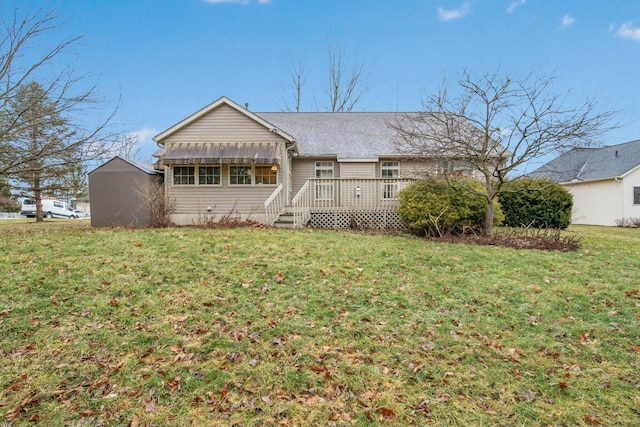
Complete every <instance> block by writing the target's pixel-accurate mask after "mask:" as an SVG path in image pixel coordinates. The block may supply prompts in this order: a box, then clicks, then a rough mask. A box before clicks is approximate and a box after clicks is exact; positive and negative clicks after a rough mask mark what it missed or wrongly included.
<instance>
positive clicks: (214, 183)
mask: <svg viewBox="0 0 640 427" xmlns="http://www.w3.org/2000/svg"><path fill="white" fill-rule="evenodd" d="M201 168H213V184H208V183H204V184H203V183H202V182H200V178H201V177H202V175H201V174H200V169H201ZM216 169H217V170H218V173H217V177H218V182H217V183H216ZM196 173H197V179H196V182H197V183H198V184H197V185H199V186H202V187H220V186H222V165H198V168H197V172H196Z"/></svg>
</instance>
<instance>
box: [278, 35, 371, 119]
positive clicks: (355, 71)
mask: <svg viewBox="0 0 640 427" xmlns="http://www.w3.org/2000/svg"><path fill="white" fill-rule="evenodd" d="M327 59H328V62H327V79H326V81H325V82H324V83H323V86H322V92H323V93H322V97H321V100H320V101H318V97H312V98H313V99H314V102H315V104H316V105H315V108H316V109H317V110H322V111H331V112H350V111H353V110H354V109H355V108H356V106H357V105H358V104H359V103H360V101H361V100H362V97H363V96H364V95H365V94H366V93H367V91H368V90H369V87H368V86H367V79H368V74H366V73H365V65H364V62H362V61H359V60H354V61H349V60H348V58H347V55H346V54H345V52H344V50H339V51H334V50H333V49H332V48H331V47H329V48H328V56H327ZM288 76H289V83H288V84H287V85H286V86H285V94H286V96H287V98H285V99H284V100H283V101H282V104H283V111H295V112H299V111H300V110H301V108H302V96H303V87H304V86H305V84H306V82H307V72H306V69H305V67H304V65H303V63H302V62H298V63H297V64H295V65H291V66H289V68H288ZM307 98H308V97H307Z"/></svg>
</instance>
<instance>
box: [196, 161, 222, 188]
mask: <svg viewBox="0 0 640 427" xmlns="http://www.w3.org/2000/svg"><path fill="white" fill-rule="evenodd" d="M220 177H221V175H220V166H200V167H199V168H198V184H200V185H220Z"/></svg>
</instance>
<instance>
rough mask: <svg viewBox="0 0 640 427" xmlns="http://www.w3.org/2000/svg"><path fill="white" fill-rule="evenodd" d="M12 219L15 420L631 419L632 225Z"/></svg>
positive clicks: (1, 315) (1, 371)
mask: <svg viewBox="0 0 640 427" xmlns="http://www.w3.org/2000/svg"><path fill="white" fill-rule="evenodd" d="M87 224H88V223H87V222H86V221H54V222H46V223H44V224H35V223H9V222H3V223H0V232H1V233H2V234H3V236H5V238H4V239H2V241H1V242H0V252H2V254H3V257H2V258H1V260H0V281H1V282H2V289H3V299H2V301H1V302H0V327H1V328H2V334H3V340H2V342H1V343H0V417H2V418H0V421H4V422H5V423H7V424H10V425H15V426H19V425H131V426H134V425H137V426H151V425H198V426H218V425H219V426H230V425H235V426H306V425H309V426H311V425H314V426H315V425H335V426H343V425H461V426H462V425H464V426H474V425H478V426H479V425H484V426H486V425H491V426H500V425H502V426H513V425H523V426H524V425H526V426H534V425H554V426H556V425H567V426H576V425H577V426H593V425H607V426H608V425H637V424H639V423H640V414H639V412H638V410H637V408H638V407H640V397H639V396H640V393H639V388H640V375H639V374H638V372H639V368H640V360H639V354H640V353H639V352H640V332H639V329H640V327H639V326H638V324H639V321H640V295H639V294H638V290H639V289H638V282H637V277H640V268H639V267H638V263H637V259H638V256H640V243H639V241H640V239H638V237H639V236H638V234H637V233H638V231H637V229H620V228H598V227H591V228H590V227H576V228H574V229H573V232H574V233H575V234H576V235H577V236H578V237H580V239H581V242H582V249H581V250H580V251H578V252H570V253H562V252H546V251H536V250H527V251H522V250H515V249H503V248H498V247H486V246H475V245H459V244H457V245H455V244H448V243H443V242H433V241H425V240H421V239H417V238H410V237H397V236H396V237H389V236H382V235H363V234H355V233H342V232H325V231H315V230H300V231H285V230H274V229H260V228H239V229H203V228H173V229H171V228H169V229H146V230H127V229H99V230H98V229H91V228H89V227H88V225H87Z"/></svg>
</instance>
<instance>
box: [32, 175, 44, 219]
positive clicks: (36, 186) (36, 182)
mask: <svg viewBox="0 0 640 427" xmlns="http://www.w3.org/2000/svg"><path fill="white" fill-rule="evenodd" d="M33 195H34V199H35V202H36V222H43V221H44V215H43V214H42V190H41V189H40V174H39V173H36V174H35V176H34V178H33Z"/></svg>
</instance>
